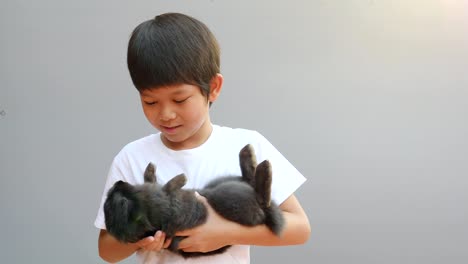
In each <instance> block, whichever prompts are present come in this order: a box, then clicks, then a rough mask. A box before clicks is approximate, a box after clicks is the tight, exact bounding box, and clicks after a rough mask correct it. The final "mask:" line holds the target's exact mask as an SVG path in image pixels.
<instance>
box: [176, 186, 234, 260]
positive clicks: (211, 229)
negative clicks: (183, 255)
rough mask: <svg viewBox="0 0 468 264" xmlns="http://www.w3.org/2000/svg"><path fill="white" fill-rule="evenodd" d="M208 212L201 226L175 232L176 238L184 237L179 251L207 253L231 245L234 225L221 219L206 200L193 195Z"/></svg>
mask: <svg viewBox="0 0 468 264" xmlns="http://www.w3.org/2000/svg"><path fill="white" fill-rule="evenodd" d="M195 195H196V196H197V198H198V199H199V200H200V201H201V202H203V203H204V204H205V206H206V208H207V210H208V218H207V220H206V222H205V223H204V224H203V225H200V226H197V227H195V228H192V229H188V230H183V231H179V232H177V233H176V234H175V235H176V236H186V238H184V239H182V240H181V241H180V243H179V249H181V250H183V251H185V252H209V251H213V250H216V249H219V248H221V247H224V246H227V245H231V244H230V235H229V234H231V233H232V230H235V229H234V228H235V227H236V226H237V224H236V223H234V222H231V221H228V220H226V219H224V218H223V217H221V216H220V215H219V214H218V213H216V212H215V211H214V209H213V208H212V207H211V206H210V204H209V203H208V202H207V200H206V198H205V197H203V196H201V195H199V194H198V193H195Z"/></svg>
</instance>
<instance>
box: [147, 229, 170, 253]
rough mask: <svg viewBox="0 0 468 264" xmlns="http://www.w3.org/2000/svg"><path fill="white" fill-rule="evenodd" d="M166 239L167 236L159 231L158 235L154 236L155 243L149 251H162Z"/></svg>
mask: <svg viewBox="0 0 468 264" xmlns="http://www.w3.org/2000/svg"><path fill="white" fill-rule="evenodd" d="M165 238H166V234H164V233H163V232H162V231H157V232H156V234H154V241H153V243H151V244H150V245H149V246H148V250H153V251H160V250H161V249H162V246H163V244H164V240H165Z"/></svg>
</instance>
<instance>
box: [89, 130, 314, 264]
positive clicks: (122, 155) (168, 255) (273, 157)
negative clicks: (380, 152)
mask: <svg viewBox="0 0 468 264" xmlns="http://www.w3.org/2000/svg"><path fill="white" fill-rule="evenodd" d="M247 144H251V145H252V146H253V148H254V151H255V155H256V158H257V162H258V163H260V162H262V161H263V160H266V159H268V160H269V161H270V162H271V165H272V171H273V180H272V188H271V189H272V193H271V197H272V200H274V201H275V202H276V203H277V204H281V203H282V202H283V201H284V200H286V199H287V198H288V197H289V196H290V195H292V194H293V193H294V192H295V191H296V189H297V188H299V186H301V185H302V184H303V183H304V182H305V180H306V179H305V178H304V176H303V175H302V174H301V173H300V172H299V171H298V170H297V169H296V168H295V167H294V166H293V165H292V164H291V163H290V162H289V161H288V160H287V159H286V158H285V157H284V156H283V155H282V154H281V153H280V152H279V151H278V150H277V149H276V148H275V147H274V146H273V145H272V144H271V143H270V142H269V141H268V140H267V139H266V138H265V137H263V136H262V135H261V134H260V133H258V132H256V131H252V130H246V129H240V128H236V129H233V128H229V127H221V126H217V125H213V131H212V133H211V135H210V137H209V138H208V140H207V141H206V142H205V143H203V144H202V145H201V146H199V147H196V148H193V149H187V150H178V151H175V150H172V149H169V148H167V147H166V146H165V145H164V144H163V142H162V141H161V135H160V133H157V134H152V135H149V136H147V137H144V138H141V139H138V140H136V141H133V142H131V143H129V144H127V145H126V146H125V147H124V148H123V149H122V150H121V151H120V152H119V153H118V154H117V156H116V157H115V158H114V161H113V162H112V165H111V167H110V170H109V175H108V177H107V181H106V184H105V188H104V192H103V195H102V200H101V205H100V207H99V211H98V214H97V217H96V220H95V222H94V225H95V226H96V227H97V228H100V229H106V226H105V221H104V211H103V205H104V201H105V199H106V197H107V191H108V190H109V188H110V187H112V185H113V184H114V183H115V182H116V181H119V180H123V181H126V182H128V183H131V184H141V183H143V172H144V170H145V168H146V166H147V165H148V163H149V162H152V163H153V164H154V165H155V166H156V177H157V182H158V183H160V184H165V183H166V182H167V181H169V180H170V179H171V178H173V177H174V176H176V175H178V174H181V173H184V174H185V175H186V177H187V184H186V185H185V186H184V188H203V187H204V186H205V185H206V184H207V183H208V182H209V181H210V180H212V179H215V178H217V177H221V176H228V175H239V176H240V175H241V171H240V166H239V152H240V150H241V149H242V148H243V147H244V146H245V145H247ZM249 250H250V247H249V246H248V245H234V246H232V247H230V248H229V249H228V250H227V251H226V252H225V253H223V254H217V255H212V256H206V257H205V256H204V257H197V258H188V259H184V258H183V257H181V256H179V255H177V254H174V253H172V252H170V251H168V250H162V251H160V252H153V251H143V250H140V251H137V252H136V254H137V258H138V260H139V262H140V263H151V264H155V263H203V264H208V263H216V264H219V263H223V264H229V263H250V252H249Z"/></svg>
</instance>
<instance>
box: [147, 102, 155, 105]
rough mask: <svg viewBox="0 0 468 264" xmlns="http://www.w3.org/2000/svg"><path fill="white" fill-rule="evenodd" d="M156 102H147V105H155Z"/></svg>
mask: <svg viewBox="0 0 468 264" xmlns="http://www.w3.org/2000/svg"><path fill="white" fill-rule="evenodd" d="M155 104H156V102H145V105H155Z"/></svg>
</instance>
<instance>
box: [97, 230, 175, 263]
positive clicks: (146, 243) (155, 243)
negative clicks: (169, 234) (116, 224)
mask: <svg viewBox="0 0 468 264" xmlns="http://www.w3.org/2000/svg"><path fill="white" fill-rule="evenodd" d="M164 240H165V234H164V233H163V232H161V231H158V232H156V234H155V235H154V237H146V238H144V239H142V240H140V241H138V242H136V243H127V244H124V243H120V242H119V241H118V240H117V239H115V238H114V237H113V236H111V235H110V234H109V233H108V232H107V231H106V230H104V229H101V231H100V233H99V241H98V247H99V256H100V257H101V258H102V259H103V260H105V261H107V262H111V263H115V262H119V261H121V260H123V259H126V258H128V257H129V256H131V255H133V253H135V251H137V250H138V249H144V250H153V251H159V250H161V249H163V248H167V247H168V246H169V244H170V242H171V240H170V239H168V240H166V242H165V241H164Z"/></svg>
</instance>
